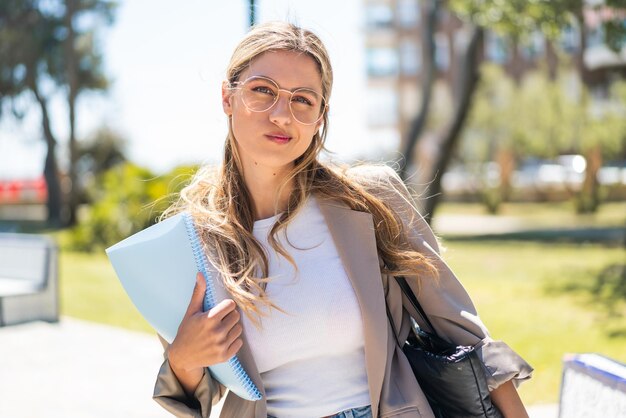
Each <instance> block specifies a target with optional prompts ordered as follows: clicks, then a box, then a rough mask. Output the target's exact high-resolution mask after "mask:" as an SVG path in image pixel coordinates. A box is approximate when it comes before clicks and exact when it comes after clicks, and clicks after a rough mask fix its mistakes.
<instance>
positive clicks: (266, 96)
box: [231, 76, 327, 125]
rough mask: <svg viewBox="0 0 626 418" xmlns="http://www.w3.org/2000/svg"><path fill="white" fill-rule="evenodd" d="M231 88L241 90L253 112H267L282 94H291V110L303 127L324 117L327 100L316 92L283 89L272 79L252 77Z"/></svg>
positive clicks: (232, 85) (242, 96) (235, 83)
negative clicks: (282, 92)
mask: <svg viewBox="0 0 626 418" xmlns="http://www.w3.org/2000/svg"><path fill="white" fill-rule="evenodd" d="M231 88H233V89H240V90H241V98H242V101H243V104H244V106H246V108H247V109H248V110H249V111H251V112H266V111H268V110H270V109H271V108H272V107H274V105H275V104H276V103H277V102H278V98H279V96H280V94H279V93H280V92H281V91H284V92H286V93H288V94H289V96H290V97H289V110H290V111H291V115H292V116H293V117H294V119H295V120H297V121H298V122H300V123H301V124H303V125H313V124H316V123H317V122H319V121H320V120H321V119H322V118H323V117H324V112H326V108H327V105H326V99H325V98H324V96H322V95H321V94H320V93H318V92H316V91H315V90H311V89H307V88H299V89H295V90H293V91H290V90H286V89H281V88H280V87H279V86H278V84H276V82H275V81H274V80H272V79H271V78H267V77H262V76H252V77H250V78H248V79H246V80H244V81H236V82H234V83H231Z"/></svg>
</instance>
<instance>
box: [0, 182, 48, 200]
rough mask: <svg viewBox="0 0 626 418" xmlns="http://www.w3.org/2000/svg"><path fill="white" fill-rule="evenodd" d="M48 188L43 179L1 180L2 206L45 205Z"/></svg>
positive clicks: (0, 194)
mask: <svg viewBox="0 0 626 418" xmlns="http://www.w3.org/2000/svg"><path fill="white" fill-rule="evenodd" d="M47 199H48V187H47V185H46V180H45V179H44V178H43V176H42V177H39V178H36V179H29V180H0V204H20V203H45V202H46V200H47Z"/></svg>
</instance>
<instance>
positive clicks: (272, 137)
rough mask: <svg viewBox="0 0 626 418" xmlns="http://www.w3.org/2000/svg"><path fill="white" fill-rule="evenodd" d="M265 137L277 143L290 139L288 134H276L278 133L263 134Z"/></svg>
mask: <svg viewBox="0 0 626 418" xmlns="http://www.w3.org/2000/svg"><path fill="white" fill-rule="evenodd" d="M265 137H266V138H267V139H269V140H270V141H274V142H276V143H278V144H286V143H287V142H289V141H290V140H291V137H290V136H285V135H278V134H267V135H265Z"/></svg>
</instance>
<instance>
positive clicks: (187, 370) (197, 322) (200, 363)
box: [168, 273, 243, 394]
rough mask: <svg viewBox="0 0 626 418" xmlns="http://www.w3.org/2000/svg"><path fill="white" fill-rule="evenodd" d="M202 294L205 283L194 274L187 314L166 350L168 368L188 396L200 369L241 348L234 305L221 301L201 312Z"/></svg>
mask: <svg viewBox="0 0 626 418" xmlns="http://www.w3.org/2000/svg"><path fill="white" fill-rule="evenodd" d="M205 291H206V281H205V279H204V276H203V275H202V273H198V274H197V276H196V285H195V287H194V289H193V294H192V295H191V301H190V302H189V306H188V307H187V312H185V316H184V317H183V320H182V321H181V323H180V325H179V326H178V332H177V334H176V338H174V341H172V344H171V345H170V346H169V347H168V359H169V363H170V367H171V368H172V371H173V372H174V373H175V374H176V377H178V379H179V381H180V382H181V384H182V385H183V387H184V389H185V391H186V392H187V393H188V394H189V393H192V392H193V391H195V388H196V387H197V386H198V383H199V382H200V379H201V378H202V373H203V368H204V367H206V366H212V365H214V364H217V363H222V362H224V361H227V360H228V359H230V358H231V357H232V356H234V355H235V354H236V353H237V351H239V349H240V348H241V346H242V345H243V341H242V340H241V338H239V337H240V336H241V332H242V330H243V328H242V326H241V324H240V323H239V319H240V315H239V312H237V310H236V309H235V308H236V307H237V305H236V304H235V302H234V301H233V300H232V299H225V300H223V301H221V302H220V303H218V304H217V305H215V307H213V309H211V310H209V311H208V312H204V311H203V310H202V304H203V301H204V294H205Z"/></svg>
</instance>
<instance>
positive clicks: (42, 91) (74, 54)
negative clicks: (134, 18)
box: [0, 0, 115, 225]
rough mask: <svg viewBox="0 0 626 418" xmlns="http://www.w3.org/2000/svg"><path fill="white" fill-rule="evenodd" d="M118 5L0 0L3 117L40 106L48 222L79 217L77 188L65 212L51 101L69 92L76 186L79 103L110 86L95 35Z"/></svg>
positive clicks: (0, 105)
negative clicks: (84, 94) (91, 92)
mask: <svg viewBox="0 0 626 418" xmlns="http://www.w3.org/2000/svg"><path fill="white" fill-rule="evenodd" d="M114 7H115V4H114V3H113V2H110V1H104V0H65V1H63V0H57V1H43V0H7V1H3V2H1V3H0V117H1V116H3V115H5V114H6V111H5V112H2V111H3V110H6V109H9V110H10V111H11V113H12V114H13V115H14V116H16V117H18V118H19V117H23V116H24V115H25V114H26V113H27V112H28V111H29V110H30V109H31V108H32V107H33V105H36V106H37V107H38V108H39V110H40V112H41V120H42V128H43V135H44V139H45V141H46V145H47V154H46V163H45V166H44V176H45V179H46V183H47V186H48V196H49V198H48V220H49V222H50V223H51V224H54V225H60V224H62V223H66V222H67V221H70V222H73V221H74V220H75V202H76V198H75V197H73V196H74V195H75V193H76V189H75V188H72V189H71V191H70V199H69V200H70V205H69V214H65V215H64V213H63V210H62V207H63V196H62V193H61V187H60V182H59V177H58V176H59V172H58V171H59V170H58V164H57V159H56V146H57V143H58V141H57V138H56V137H55V135H54V133H53V131H52V128H51V120H50V112H49V103H50V100H51V99H52V97H54V96H55V95H56V94H59V92H63V90H65V91H67V99H68V109H69V126H70V138H69V144H70V145H69V147H70V149H69V154H70V166H69V169H68V172H69V177H70V180H72V181H73V184H76V172H75V168H74V163H75V161H76V134H75V119H76V101H77V98H78V96H79V94H80V93H81V92H83V91H86V90H101V89H105V88H106V87H107V83H106V78H105V77H104V74H103V72H102V65H101V64H102V56H101V54H100V53H99V51H98V49H97V44H96V42H95V38H96V31H97V29H98V27H99V26H98V25H99V24H100V23H101V22H103V21H104V22H105V23H111V21H112V13H113V10H114ZM85 17H89V19H86V18H85ZM79 19H80V22H81V24H80V25H78V24H77V22H78V20H79ZM86 22H88V23H86ZM31 98H34V103H33V101H32V100H31Z"/></svg>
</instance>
